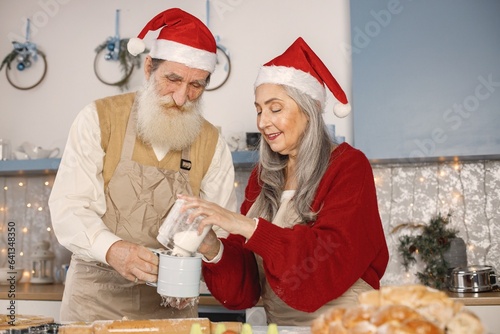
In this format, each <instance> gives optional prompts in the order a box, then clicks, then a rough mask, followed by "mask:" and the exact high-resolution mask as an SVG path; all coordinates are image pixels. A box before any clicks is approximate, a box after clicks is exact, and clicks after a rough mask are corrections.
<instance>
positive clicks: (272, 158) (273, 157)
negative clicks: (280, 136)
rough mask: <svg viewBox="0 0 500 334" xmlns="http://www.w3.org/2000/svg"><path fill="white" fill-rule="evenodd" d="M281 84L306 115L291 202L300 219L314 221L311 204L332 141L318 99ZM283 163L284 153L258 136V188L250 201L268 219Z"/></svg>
mask: <svg viewBox="0 0 500 334" xmlns="http://www.w3.org/2000/svg"><path fill="white" fill-rule="evenodd" d="M282 87H283V88H284V89H285V92H286V93H287V95H288V96H289V97H290V98H292V99H293V100H294V101H295V102H296V103H297V105H298V106H299V109H300V110H301V111H302V112H303V113H305V114H306V116H307V119H308V123H307V126H306V129H305V131H304V134H303V136H302V137H301V138H300V139H299V140H300V143H299V145H298V149H297V151H298V154H297V163H296V169H295V173H296V178H297V189H296V191H295V195H294V196H293V198H292V202H291V203H292V205H293V207H294V209H295V211H296V212H297V214H298V215H299V217H300V219H301V221H302V222H309V221H314V220H316V215H317V214H318V212H313V211H312V210H311V205H312V202H313V199H314V196H315V194H316V190H317V188H318V185H319V183H320V181H321V179H322V178H323V175H324V173H325V171H326V169H327V168H328V164H329V161H330V153H331V150H332V145H333V143H332V141H331V140H330V137H329V135H328V131H327V129H326V125H325V121H324V120H323V115H322V113H323V110H322V109H321V105H320V103H319V102H318V101H316V100H314V99H312V98H311V97H309V95H306V94H304V93H302V92H300V91H299V90H298V89H296V88H293V87H290V86H286V85H282ZM287 163H288V155H281V154H279V153H277V152H273V151H272V150H271V148H270V146H269V144H267V142H266V141H265V140H263V139H262V140H261V143H260V160H259V165H260V167H259V171H258V172H259V178H260V182H261V185H262V191H261V193H260V194H259V196H258V197H257V199H256V201H255V203H254V209H255V212H256V213H258V214H259V215H260V216H261V217H263V218H266V219H268V220H273V218H274V216H275V215H276V212H277V211H278V208H279V206H280V200H281V195H282V193H283V190H284V186H285V171H286V165H287Z"/></svg>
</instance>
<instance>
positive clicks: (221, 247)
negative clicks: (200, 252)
mask: <svg viewBox="0 0 500 334" xmlns="http://www.w3.org/2000/svg"><path fill="white" fill-rule="evenodd" d="M219 245H220V247H219V252H218V253H217V255H215V257H214V258H213V259H212V260H209V259H207V258H206V257H205V256H202V257H201V258H202V259H203V262H206V263H217V262H219V261H220V259H221V258H222V252H224V244H223V243H222V241H220V240H219Z"/></svg>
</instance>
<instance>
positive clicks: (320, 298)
mask: <svg viewBox="0 0 500 334" xmlns="http://www.w3.org/2000/svg"><path fill="white" fill-rule="evenodd" d="M260 191H261V187H260V186H259V181H258V175H257V169H256V168H255V169H254V170H253V171H252V173H251V175H250V178H249V181H248V185H247V188H246V189H245V201H244V202H243V203H242V205H241V213H242V214H246V212H247V211H248V210H249V209H250V207H251V206H252V203H253V201H254V200H255V198H256V197H257V195H258V194H259V192H260ZM312 209H313V211H318V210H320V211H319V214H318V216H317V220H316V221H314V222H311V223H309V224H299V225H295V226H294V227H293V228H281V227H279V226H276V225H273V224H272V223H271V222H269V221H267V220H265V219H263V218H259V224H258V227H257V229H256V230H255V232H254V234H253V235H252V237H251V238H250V239H249V240H248V241H247V242H246V243H245V238H244V237H242V236H240V235H230V236H229V237H228V238H227V239H223V240H222V242H223V244H224V252H223V254H222V258H221V259H220V261H219V262H218V263H215V264H211V263H204V264H203V276H204V278H205V282H206V283H207V286H208V288H209V290H210V292H211V293H212V295H213V296H214V297H215V298H216V299H217V300H218V301H219V302H221V303H222V304H223V305H224V306H226V307H227V308H229V309H244V308H249V307H252V306H254V305H255V304H256V303H257V302H258V300H259V298H260V291H261V290H260V284H259V278H258V271H257V264H256V260H255V257H254V254H253V253H256V254H258V255H260V256H261V257H262V259H263V262H264V269H265V274H266V278H267V280H268V282H269V284H270V285H271V287H272V288H273V290H274V292H275V293H276V294H277V295H278V296H279V297H280V298H281V299H282V300H283V301H284V302H285V303H287V304H288V305H289V306H291V307H293V308H295V309H297V310H300V311H303V312H314V311H315V310H317V309H318V308H320V307H321V306H323V305H324V304H326V303H327V302H329V301H331V300H333V299H335V298H337V297H339V296H340V295H342V294H343V293H344V292H345V291H346V290H347V289H349V287H350V286H351V285H352V284H354V283H355V282H356V281H357V280H358V279H359V278H362V279H363V280H365V281H366V282H367V283H368V284H370V285H371V286H372V287H373V288H376V289H378V288H379V285H380V283H379V281H380V279H381V278H382V276H383V274H384V272H385V269H386V267H387V262H388V260H389V253H388V249H387V245H386V241H385V236H384V231H383V228H382V223H381V220H380V215H379V212H378V206H377V197H376V190H375V184H374V180H373V173H372V169H371V166H370V163H369V161H368V159H367V158H366V157H365V155H364V154H363V153H362V152H361V151H359V150H357V149H354V148H353V147H351V146H350V145H349V144H347V143H343V144H341V145H339V146H338V147H337V148H336V149H335V150H334V151H333V152H332V154H331V157H330V166H329V167H328V169H327V170H326V173H325V175H324V177H323V179H322V181H321V182H320V185H319V187H318V190H317V194H316V197H315V199H314V202H313V204H312Z"/></svg>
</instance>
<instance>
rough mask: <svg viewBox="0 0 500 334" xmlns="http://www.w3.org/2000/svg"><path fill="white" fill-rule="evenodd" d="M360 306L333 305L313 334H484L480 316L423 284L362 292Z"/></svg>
mask: <svg viewBox="0 0 500 334" xmlns="http://www.w3.org/2000/svg"><path fill="white" fill-rule="evenodd" d="M358 301H359V305H357V306H352V307H341V306H337V307H332V308H331V309H329V310H327V311H326V312H325V313H323V314H322V315H320V316H319V317H318V318H316V319H315V320H314V321H313V323H312V324H311V333H312V334H354V333H363V334H378V333H384V334H396V333H397V334H413V333H415V334H435V333H436V334H441V333H442V334H445V333H446V334H465V333H467V334H484V333H485V329H484V326H483V325H482V324H481V321H480V320H479V318H478V317H477V316H476V315H475V314H474V313H472V312H470V311H468V310H466V309H465V308H464V306H463V304H461V303H458V302H455V301H454V300H452V299H451V298H449V297H448V296H447V295H446V293H444V292H442V291H439V290H435V289H432V288H429V287H426V286H423V285H409V286H387V287H382V288H380V290H373V291H368V292H364V293H362V294H360V295H359V298H358Z"/></svg>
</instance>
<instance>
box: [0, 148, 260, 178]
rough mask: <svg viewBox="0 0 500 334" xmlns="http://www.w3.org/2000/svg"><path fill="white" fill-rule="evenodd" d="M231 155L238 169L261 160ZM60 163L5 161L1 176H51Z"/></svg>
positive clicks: (252, 153)
mask: <svg viewBox="0 0 500 334" xmlns="http://www.w3.org/2000/svg"><path fill="white" fill-rule="evenodd" d="M231 155H232V157H233V162H234V167H236V168H251V167H253V166H254V165H255V163H256V162H257V161H258V159H259V152H258V151H235V152H231ZM60 163H61V159H60V158H50V159H35V160H3V161H0V175H1V176H6V175H10V176H15V175H27V174H29V175H36V174H51V173H56V172H57V169H58V168H59V164H60Z"/></svg>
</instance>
